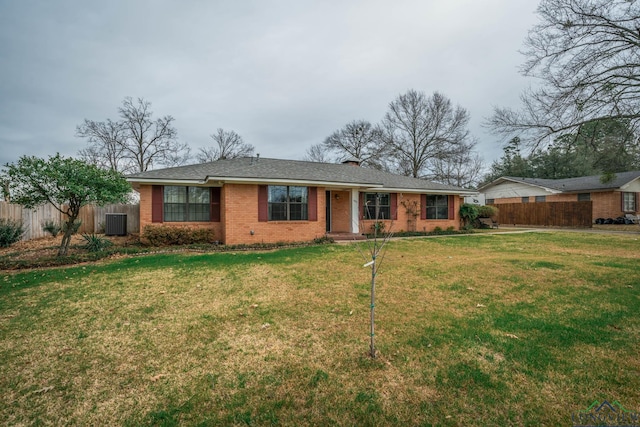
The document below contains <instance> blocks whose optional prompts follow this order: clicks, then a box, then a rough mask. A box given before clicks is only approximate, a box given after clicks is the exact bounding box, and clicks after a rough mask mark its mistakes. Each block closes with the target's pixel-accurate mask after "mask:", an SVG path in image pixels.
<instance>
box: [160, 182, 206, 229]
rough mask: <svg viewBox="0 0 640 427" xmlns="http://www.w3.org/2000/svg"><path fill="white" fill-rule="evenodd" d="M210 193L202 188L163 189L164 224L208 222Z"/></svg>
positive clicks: (171, 187)
mask: <svg viewBox="0 0 640 427" xmlns="http://www.w3.org/2000/svg"><path fill="white" fill-rule="evenodd" d="M209 202H210V191H209V188H203V187H180V186H171V185H167V186H165V187H164V220H165V221H166V222H185V221H190V222H191V221H193V222H199V221H209V218H210V210H209V209H210V203H209Z"/></svg>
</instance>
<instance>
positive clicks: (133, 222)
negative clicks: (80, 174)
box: [0, 202, 140, 240]
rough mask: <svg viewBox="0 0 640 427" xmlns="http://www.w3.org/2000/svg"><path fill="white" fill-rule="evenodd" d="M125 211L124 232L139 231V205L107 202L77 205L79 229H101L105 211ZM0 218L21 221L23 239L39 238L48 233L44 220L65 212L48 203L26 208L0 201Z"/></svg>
mask: <svg viewBox="0 0 640 427" xmlns="http://www.w3.org/2000/svg"><path fill="white" fill-rule="evenodd" d="M108 213H124V214H127V232H128V233H139V232H140V205H137V204H136V205H123V204H118V205H106V206H93V205H88V206H83V207H82V209H80V216H79V217H78V219H79V220H81V221H82V225H81V226H80V229H79V230H78V232H79V233H89V234H91V233H104V224H105V218H106V214H108ZM0 218H4V219H11V220H14V221H22V224H23V225H24V228H25V233H24V235H23V236H22V240H31V239H39V238H41V237H46V236H48V235H49V234H48V233H46V232H44V231H43V230H42V225H43V224H44V223H45V222H47V221H53V222H62V221H64V215H62V214H61V213H60V212H59V211H58V210H56V209H55V208H54V207H53V206H51V205H50V204H46V205H42V206H39V207H37V208H36V209H33V210H31V209H25V208H23V207H22V206H20V205H14V204H11V203H7V202H0Z"/></svg>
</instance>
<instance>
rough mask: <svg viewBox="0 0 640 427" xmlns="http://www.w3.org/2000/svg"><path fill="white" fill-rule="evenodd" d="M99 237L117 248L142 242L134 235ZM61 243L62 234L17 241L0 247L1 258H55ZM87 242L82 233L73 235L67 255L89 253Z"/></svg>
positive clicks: (27, 260)
mask: <svg viewBox="0 0 640 427" xmlns="http://www.w3.org/2000/svg"><path fill="white" fill-rule="evenodd" d="M99 237H101V238H105V239H107V240H109V241H110V242H111V243H112V247H113V248H115V249H117V248H124V247H133V246H137V245H139V243H140V242H139V239H138V237H137V236H133V235H129V236H108V237H106V236H104V235H100V236H99ZM61 243H62V236H57V237H44V238H42V239H33V240H23V241H20V242H16V243H15V244H13V245H11V246H10V247H8V248H0V260H4V261H11V262H24V263H28V262H36V261H38V260H47V259H54V258H56V257H57V255H58V248H59V247H60V244H61ZM85 243H86V241H85V240H84V239H83V237H82V236H81V235H74V236H72V237H71V244H70V245H69V251H68V253H67V257H77V256H80V255H84V254H87V250H86V249H85V248H84V247H83V246H84V244H85ZM36 266H37V265H36ZM2 269H3V266H2V264H0V270H2Z"/></svg>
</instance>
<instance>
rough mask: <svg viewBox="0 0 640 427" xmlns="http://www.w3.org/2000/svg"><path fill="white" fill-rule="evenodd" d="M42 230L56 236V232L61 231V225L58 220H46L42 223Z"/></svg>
mask: <svg viewBox="0 0 640 427" xmlns="http://www.w3.org/2000/svg"><path fill="white" fill-rule="evenodd" d="M42 231H44V232H45V233H49V234H51V236H53V237H57V236H58V234H60V232H61V231H62V226H61V225H60V223H59V222H56V221H53V220H50V219H49V220H46V221H45V222H44V224H42Z"/></svg>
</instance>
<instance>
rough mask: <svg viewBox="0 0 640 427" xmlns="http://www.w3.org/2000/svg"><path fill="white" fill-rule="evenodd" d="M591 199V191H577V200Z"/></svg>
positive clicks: (585, 200)
mask: <svg viewBox="0 0 640 427" xmlns="http://www.w3.org/2000/svg"><path fill="white" fill-rule="evenodd" d="M590 200H591V193H578V201H579V202H588V201H590Z"/></svg>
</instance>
